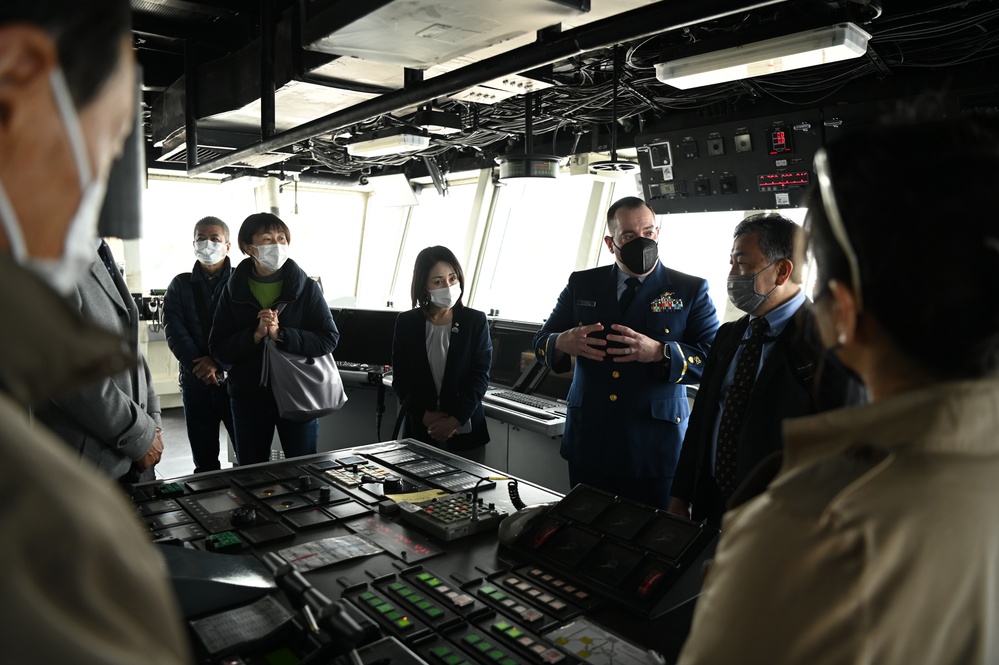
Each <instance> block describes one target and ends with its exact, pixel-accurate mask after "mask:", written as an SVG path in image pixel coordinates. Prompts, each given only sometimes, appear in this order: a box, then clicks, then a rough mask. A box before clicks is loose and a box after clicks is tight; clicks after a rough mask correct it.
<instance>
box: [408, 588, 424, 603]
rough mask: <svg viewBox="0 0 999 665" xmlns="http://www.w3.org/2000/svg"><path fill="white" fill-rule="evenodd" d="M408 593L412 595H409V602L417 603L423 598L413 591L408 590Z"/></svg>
mask: <svg viewBox="0 0 999 665" xmlns="http://www.w3.org/2000/svg"><path fill="white" fill-rule="evenodd" d="M410 593H412V594H413V595H411V596H409V602H411V603H418V602H420V601H421V600H423V596H421V595H420V594H418V593H413V592H412V591H410ZM407 595H408V594H407Z"/></svg>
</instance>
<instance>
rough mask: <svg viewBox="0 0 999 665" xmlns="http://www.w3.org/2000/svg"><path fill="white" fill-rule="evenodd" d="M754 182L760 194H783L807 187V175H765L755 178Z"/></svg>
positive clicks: (792, 173)
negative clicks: (790, 190)
mask: <svg viewBox="0 0 999 665" xmlns="http://www.w3.org/2000/svg"><path fill="white" fill-rule="evenodd" d="M756 182H757V184H758V185H759V188H760V191H761V192H783V191H787V190H789V189H798V188H801V187H808V182H809V174H808V171H792V172H788V173H766V174H763V175H759V176H756Z"/></svg>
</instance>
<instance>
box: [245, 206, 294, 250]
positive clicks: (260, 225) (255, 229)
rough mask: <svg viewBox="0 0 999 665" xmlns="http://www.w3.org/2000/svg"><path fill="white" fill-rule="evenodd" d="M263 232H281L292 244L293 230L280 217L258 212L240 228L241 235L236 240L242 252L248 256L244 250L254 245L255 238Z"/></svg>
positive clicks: (248, 218)
mask: <svg viewBox="0 0 999 665" xmlns="http://www.w3.org/2000/svg"><path fill="white" fill-rule="evenodd" d="M261 231H280V232H282V233H284V237H285V238H287V239H288V244H289V245H290V244H291V229H289V228H288V225H287V224H285V223H284V222H283V221H281V218H280V217H278V216H277V215H274V214H271V213H269V212H258V213H254V214H252V215H250V216H249V217H247V218H246V219H244V220H243V223H242V224H241V225H240V227H239V235H237V236H236V239H237V241H238V242H239V249H240V251H241V252H243V253H244V254H246V250H245V249H243V248H244V247H246V246H247V245H252V244H253V236H255V235H257V234H258V233H260V232H261Z"/></svg>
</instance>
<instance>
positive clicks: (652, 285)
mask: <svg viewBox="0 0 999 665" xmlns="http://www.w3.org/2000/svg"><path fill="white" fill-rule="evenodd" d="M598 322H599V323H601V324H603V326H604V332H611V333H613V331H612V330H610V326H611V324H614V323H620V324H623V325H625V326H628V327H629V328H631V329H632V330H635V331H636V332H639V333H642V334H643V335H647V336H648V337H651V338H652V339H655V340H657V341H659V342H664V343H666V344H668V345H669V350H670V357H671V362H670V363H669V364H668V365H666V364H662V363H639V362H623V363H618V362H614V361H612V360H611V359H610V358H611V356H608V358H607V360H605V361H603V362H600V361H595V360H589V359H587V358H576V368H575V370H574V372H573V378H572V386H571V387H570V388H569V395H568V399H567V400H566V401H567V402H568V407H569V408H568V409H567V410H568V416H567V418H566V423H565V431H564V433H563V435H562V448H561V454H562V457H564V458H565V459H566V460H568V461H569V462H570V463H573V464H576V465H578V466H580V467H584V468H588V469H592V470H598V471H601V472H604V473H607V474H611V475H615V476H623V477H632V478H659V479H669V478H672V477H673V470H674V468H675V467H676V462H677V458H678V457H679V455H680V445H681V443H682V441H683V435H684V433H685V432H686V429H687V417H688V416H689V415H690V404H689V402H688V401H687V389H686V386H685V385H683V384H687V383H698V382H699V381H700V380H701V371H702V370H703V368H704V360H705V358H706V356H707V353H708V349H709V348H710V347H711V342H712V340H714V337H715V331H716V330H717V329H718V317H717V315H716V314H715V306H714V303H713V302H712V301H711V298H709V297H708V283H707V282H706V281H705V280H703V279H701V278H700V277H693V276H691V275H686V274H684V273H681V272H677V271H676V270H670V269H668V268H666V267H664V266H663V265H662V264H661V263H659V264H657V265H656V268H655V270H653V271H652V272H651V273H650V274H649V275H648V276H647V277H646V278H645V280H644V281H643V282H642V287H641V288H640V289H639V290H638V293H637V294H636V295H635V299H634V301H633V302H632V303H631V306H630V307H629V308H628V311H627V312H625V313H624V314H622V313H621V311H620V308H619V305H618V299H617V267H616V266H614V265H610V266H602V267H600V268H593V269H591V270H584V271H581V272H574V273H573V274H572V275H570V277H569V284H568V285H567V286H566V287H565V289H564V290H563V291H562V294H561V295H560V296H559V298H558V303H557V304H556V305H555V309H554V310H553V311H552V313H551V316H549V317H548V320H547V321H546V322H545V324H544V326H542V328H541V330H540V331H539V332H538V334H537V335H536V336H535V338H534V349H535V355H536V356H537V358H538V360H540V361H541V362H543V363H545V364H546V365H548V366H549V367H550V368H551V369H552V371H555V372H564V371H566V370H568V369H569V367H570V358H569V356H568V355H565V354H561V357H560V358H559V359H558V361H557V362H556V359H555V357H556V351H555V338H556V337H557V336H558V334H559V333H561V332H562V331H564V330H568V329H570V328H574V327H576V326H578V325H587V324H591V323H598Z"/></svg>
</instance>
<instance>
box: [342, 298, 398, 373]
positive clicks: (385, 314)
mask: <svg viewBox="0 0 999 665" xmlns="http://www.w3.org/2000/svg"><path fill="white" fill-rule="evenodd" d="M398 315H399V312H396V311H393V310H385V309H347V308H344V309H341V310H340V311H339V312H338V313H336V314H335V317H334V319H333V320H334V322H335V323H336V327H337V330H339V331H340V342H339V343H338V344H337V347H336V350H335V351H333V357H334V358H336V359H337V360H339V361H343V362H353V363H363V364H367V365H391V364H392V335H393V334H394V333H395V319H396V317H397V316H398Z"/></svg>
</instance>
